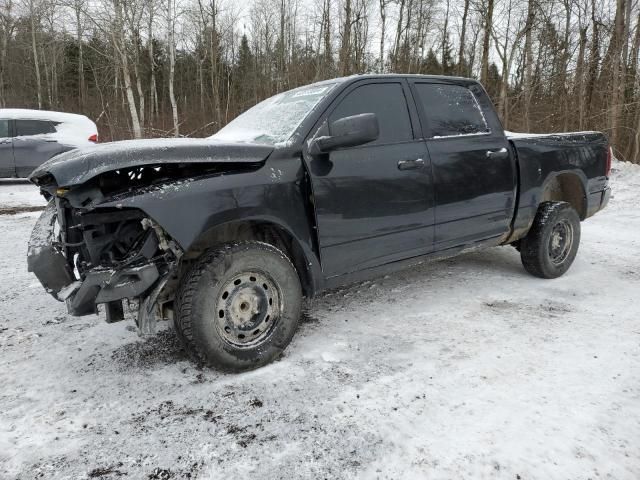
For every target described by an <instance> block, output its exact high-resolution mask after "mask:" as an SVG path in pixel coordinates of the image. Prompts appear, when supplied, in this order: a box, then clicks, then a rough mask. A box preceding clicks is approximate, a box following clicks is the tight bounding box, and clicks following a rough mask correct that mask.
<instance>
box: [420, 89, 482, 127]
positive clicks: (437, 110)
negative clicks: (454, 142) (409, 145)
mask: <svg viewBox="0 0 640 480" xmlns="http://www.w3.org/2000/svg"><path fill="white" fill-rule="evenodd" d="M415 88H416V91H417V92H418V97H419V102H420V104H421V106H422V109H423V111H424V114H425V116H426V118H427V125H428V128H429V132H430V136H431V138H441V137H453V136H459V135H475V134H479V133H488V132H489V127H488V126H487V122H486V120H485V118H484V115H483V114H482V110H481V109H480V105H478V102H477V100H476V97H475V96H474V95H473V93H471V91H470V90H469V89H468V88H466V87H462V86H460V85H445V84H437V83H416V84H415Z"/></svg>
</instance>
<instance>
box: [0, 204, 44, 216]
mask: <svg viewBox="0 0 640 480" xmlns="http://www.w3.org/2000/svg"><path fill="white" fill-rule="evenodd" d="M44 209H45V206H42V207H39V206H38V207H34V206H18V207H0V215H16V214H18V213H28V212H40V211H42V210H44Z"/></svg>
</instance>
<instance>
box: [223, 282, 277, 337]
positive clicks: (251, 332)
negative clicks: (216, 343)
mask: <svg viewBox="0 0 640 480" xmlns="http://www.w3.org/2000/svg"><path fill="white" fill-rule="evenodd" d="M281 298H282V297H281V295H280V290H279V288H278V284H277V283H276V282H275V280H273V278H271V276H269V275H268V274H266V273H263V272H257V271H256V272H243V273H239V274H236V275H234V276H233V277H232V278H231V279H229V280H227V281H226V282H225V283H224V284H223V285H222V287H221V288H220V290H219V294H218V298H217V300H216V310H215V324H216V328H217V330H218V333H219V334H220V336H221V338H222V339H223V340H224V341H225V342H227V343H229V344H230V345H233V346H235V347H250V346H255V345H258V344H260V343H262V342H264V341H265V340H266V339H267V338H268V337H269V335H270V334H271V332H273V329H274V327H275V325H276V323H277V322H278V320H279V319H280V315H281V312H282V301H281Z"/></svg>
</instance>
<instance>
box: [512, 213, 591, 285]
mask: <svg viewBox="0 0 640 480" xmlns="http://www.w3.org/2000/svg"><path fill="white" fill-rule="evenodd" d="M579 244H580V217H579V216H578V213H577V212H576V211H575V210H574V209H573V207H571V205H570V204H568V203H566V202H544V203H543V204H542V205H540V208H538V213H537V214H536V218H535V220H534V221H533V225H532V226H531V230H529V233H528V234H527V236H526V237H525V238H523V239H522V240H521V242H520V258H521V260H522V264H523V265H524V268H525V269H526V270H527V272H529V273H530V274H532V275H535V276H536V277H541V278H556V277H559V276H560V275H562V274H563V273H565V272H566V271H567V270H569V267H570V266H571V264H572V263H573V260H574V259H575V258H576V254H577V253H578V245H579Z"/></svg>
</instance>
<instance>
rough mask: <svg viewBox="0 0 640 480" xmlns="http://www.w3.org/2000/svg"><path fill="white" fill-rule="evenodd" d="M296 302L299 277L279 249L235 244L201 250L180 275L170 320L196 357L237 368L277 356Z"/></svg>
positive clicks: (294, 320)
mask: <svg viewBox="0 0 640 480" xmlns="http://www.w3.org/2000/svg"><path fill="white" fill-rule="evenodd" d="M301 306H302V288H301V286H300V279H299V278H298V274H297V272H296V269H295V267H294V266H293V264H292V263H291V261H290V260H289V258H287V256H286V255H285V254H284V253H283V252H281V251H280V250H278V249H277V248H276V247H274V246H272V245H269V244H267V243H262V242H243V243H234V244H227V245H223V246H220V247H218V248H215V249H212V250H208V251H206V252H205V253H204V254H202V255H201V257H200V258H199V259H198V260H197V261H196V262H195V264H194V265H193V266H192V267H191V268H190V270H189V271H188V272H187V273H186V275H185V276H184V277H183V278H182V280H181V282H180V286H179V289H178V294H177V296H176V315H175V320H174V323H175V328H176V331H177V333H178V337H179V338H180V339H181V340H182V342H183V343H184V345H185V348H186V349H187V351H188V352H189V353H190V354H191V355H192V356H193V357H194V358H195V359H196V361H198V362H201V363H204V364H206V365H209V366H211V367H215V368H217V369H220V370H223V371H232V372H239V371H243V370H250V369H253V368H257V367H260V366H263V365H265V364H267V363H269V362H271V361H273V360H275V359H276V358H278V357H279V356H280V355H281V353H282V351H283V350H284V349H285V348H286V347H287V345H288V344H289V342H291V339H292V338H293V335H294V333H295V331H296V329H297V327H298V321H299V319H300V311H301Z"/></svg>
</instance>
